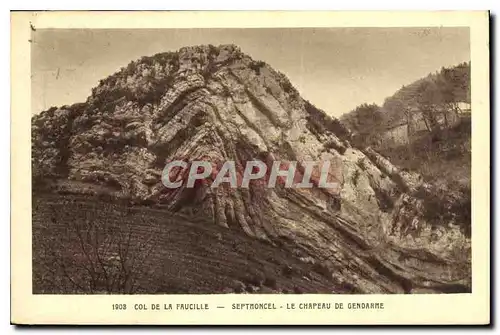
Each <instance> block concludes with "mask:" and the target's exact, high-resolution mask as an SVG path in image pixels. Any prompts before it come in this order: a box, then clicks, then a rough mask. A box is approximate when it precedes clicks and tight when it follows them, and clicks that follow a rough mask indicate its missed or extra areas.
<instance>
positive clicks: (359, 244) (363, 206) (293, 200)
mask: <svg viewBox="0 0 500 335" xmlns="http://www.w3.org/2000/svg"><path fill="white" fill-rule="evenodd" d="M32 126H33V130H32V133H33V151H32V153H33V154H32V157H33V171H34V176H35V178H38V179H47V178H52V179H56V180H65V181H66V183H68V181H70V184H71V182H73V185H81V184H82V183H84V184H92V185H99V186H100V187H102V188H104V189H106V190H107V191H108V192H110V193H111V194H113V196H116V197H121V198H130V199H136V200H140V201H148V202H149V203H157V204H163V205H164V206H165V207H166V208H167V209H168V210H169V211H175V212H178V213H182V214H183V215H188V216H191V217H193V218H194V217H197V216H198V217H199V216H203V217H208V218H210V220H211V221H212V222H213V224H216V225H220V226H223V227H227V228H231V229H236V230H239V231H241V233H242V234H246V235H249V236H252V237H254V238H257V239H262V240H266V241H268V242H269V243H272V244H275V245H280V246H282V247H283V248H285V249H286V250H289V251H290V252H291V253H293V254H294V255H295V256H296V257H298V258H301V259H304V260H309V259H312V260H313V261H314V262H316V263H318V264H321V265H322V266H324V267H325V268H327V269H328V271H329V272H330V273H331V275H332V276H333V278H334V279H335V280H337V281H338V282H339V283H342V284H345V285H347V286H349V287H351V288H352V291H353V292H359V293H385V292H392V293H402V292H406V293H410V292H414V291H418V290H420V289H423V288H425V289H426V290H431V291H436V292H451V291H469V290H470V240H469V238H468V237H467V236H466V235H464V233H463V232H462V231H461V230H460V225H459V223H457V222H454V221H453V220H448V221H447V222H440V223H439V224H436V223H434V222H427V221H426V219H425V216H424V215H423V214H422V213H423V212H425V209H424V208H422V206H424V204H425V201H424V200H423V199H419V198H418V197H417V196H416V195H415V194H416V193H417V189H419V185H418V178H417V180H416V181H415V180H413V179H412V178H413V176H405V175H404V173H401V172H400V171H397V170H395V169H394V168H393V167H391V166H390V162H388V161H386V160H384V159H383V158H382V157H380V156H378V155H377V153H376V152H374V151H369V150H368V151H366V152H361V151H359V150H357V149H355V148H353V147H351V145H350V144H349V141H348V139H349V131H348V130H347V129H346V128H344V127H343V126H342V125H341V124H340V123H339V122H338V121H337V120H335V119H333V118H330V117H328V116H327V115H326V114H325V113H324V112H323V111H321V110H319V109H317V108H315V107H314V106H313V105H312V104H311V103H309V102H307V101H305V100H304V99H302V98H301V97H300V95H299V93H298V92H297V91H296V90H295V88H293V86H292V85H291V83H290V82H289V81H288V79H287V78H286V77H285V76H284V75H283V74H281V73H279V72H277V71H275V70H274V69H272V68H271V67H270V66H269V65H267V64H265V63H263V62H259V61H255V60H253V59H252V58H250V57H249V56H247V55H245V54H244V53H242V52H241V51H240V49H239V48H238V47H236V46H233V45H223V46H219V47H213V46H197V47H187V48H182V49H180V50H179V51H178V52H175V53H165V54H159V55H155V56H152V57H144V58H142V59H141V60H138V61H136V62H132V63H131V64H130V65H129V66H128V67H127V68H123V69H121V70H120V71H119V72H117V73H115V74H114V75H112V76H110V77H108V78H106V79H105V80H103V81H101V82H100V84H99V86H98V87H96V88H95V89H94V90H93V91H92V95H91V96H90V97H89V98H88V100H87V101H86V103H84V104H78V105H73V106H65V107H61V108H58V109H51V110H49V111H45V112H42V113H41V114H40V115H37V116H35V117H34V118H33V120H32ZM175 159H183V160H185V161H188V162H191V161H194V160H207V159H209V160H210V161H211V162H213V163H214V164H221V163H222V162H224V161H227V160H233V161H235V162H236V166H237V170H238V171H239V172H240V173H241V171H242V167H244V166H245V163H246V162H247V161H249V160H255V159H258V160H262V161H264V162H266V164H272V162H273V161H275V160H288V161H299V162H305V161H331V162H335V163H336V166H337V167H340V168H341V170H340V171H341V174H340V175H338V174H337V175H336V176H335V177H337V178H338V179H339V180H340V181H341V182H342V190H341V193H340V203H339V202H338V200H337V197H336V196H335V194H334V192H333V191H332V190H327V189H318V188H314V189H290V188H283V187H280V186H278V187H276V188H267V187H264V186H263V185H261V184H258V183H253V184H252V183H251V184H250V187H249V188H248V189H243V188H236V189H232V188H229V187H219V188H215V189H212V188H210V187H207V186H206V185H204V184H200V185H198V186H197V187H196V188H194V189H192V188H186V187H185V186H181V187H180V188H178V189H167V188H165V187H164V186H163V185H162V183H161V173H162V169H163V167H164V165H165V163H166V162H168V161H171V160H175ZM336 171H339V170H338V169H337V170H336ZM420 186H421V185H420ZM73 191H74V192H78V186H76V189H73ZM334 200H335V201H337V202H335V203H334V204H335V205H333V206H332V201H334Z"/></svg>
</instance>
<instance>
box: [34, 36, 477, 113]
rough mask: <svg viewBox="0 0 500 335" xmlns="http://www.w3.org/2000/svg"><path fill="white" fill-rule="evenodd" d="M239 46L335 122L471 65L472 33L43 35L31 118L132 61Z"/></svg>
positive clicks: (79, 96) (74, 98) (37, 39)
mask: <svg viewBox="0 0 500 335" xmlns="http://www.w3.org/2000/svg"><path fill="white" fill-rule="evenodd" d="M228 43H233V44H236V45H239V46H240V47H241V49H242V51H243V52H245V53H247V54H249V55H250V56H251V57H252V58H254V59H255V60H263V61H265V62H267V63H268V64H270V65H271V66H272V67H273V68H275V69H276V70H279V71H280V72H283V73H284V74H285V75H287V76H288V78H289V79H290V81H291V82H292V84H293V85H294V86H295V87H296V88H297V89H298V90H299V92H300V93H301V95H302V96H303V97H304V98H305V99H308V100H310V101H311V102H312V103H313V104H314V105H316V106H317V107H319V108H321V109H323V110H325V111H326V112H327V113H328V114H330V115H333V116H340V115H342V114H343V113H347V112H349V111H350V110H352V109H353V108H355V107H356V106H357V105H359V104H362V103H365V102H366V103H373V102H374V103H377V104H382V103H383V101H384V98H386V97H388V96H390V95H392V94H393V93H394V92H395V91H396V90H398V89H399V88H401V86H402V85H406V84H409V83H411V82H412V81H414V80H416V79H418V78H421V77H423V76H425V75H427V74H428V73H430V72H435V71H437V70H439V69H440V68H441V67H442V66H452V65H456V64H458V63H460V62H464V61H469V60H470V48H469V29H468V28H305V29H156V30H151V29H142V30H137V29H135V30H132V29H130V30H129V29H118V30H117V29H113V30H96V29H87V30H82V29H75V30H70V29H57V30H48V29H45V30H41V29H38V30H37V31H36V32H34V33H33V37H32V43H31V45H32V113H33V114H36V113H39V112H41V111H42V110H45V109H48V108H49V107H52V106H61V105H70V104H73V103H76V102H83V101H85V100H86V98H87V96H89V95H90V92H91V89H92V87H95V86H96V85H97V83H98V81H99V80H100V79H103V78H105V77H107V76H109V75H110V74H112V73H114V72H115V71H117V70H118V69H119V68H120V67H122V66H125V65H127V64H128V63H129V62H130V61H132V60H135V59H138V58H140V57H142V56H148V55H153V54H155V53H158V52H165V51H174V50H177V49H179V48H181V47H183V46H189V45H199V44H214V45H218V44H228Z"/></svg>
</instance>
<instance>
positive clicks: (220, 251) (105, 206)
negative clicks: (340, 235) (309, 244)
mask: <svg viewBox="0 0 500 335" xmlns="http://www.w3.org/2000/svg"><path fill="white" fill-rule="evenodd" d="M275 243H276V242H275ZM278 243H279V242H278ZM232 292H236V293H245V292H255V293H307V292H314V293H353V292H352V289H351V288H350V287H349V285H341V284H340V283H338V282H336V281H335V276H333V277H332V275H331V274H330V273H328V272H327V271H326V270H325V269H324V268H322V267H321V266H318V265H315V264H313V261H312V260H311V261H309V260H308V259H302V260H300V259H299V258H298V257H295V256H293V255H292V254H291V253H290V250H288V248H287V246H286V241H285V240H284V241H282V243H281V244H280V245H271V244H270V243H266V242H262V241H259V240H256V239H252V238H250V237H247V236H245V235H244V234H241V233H240V232H238V231H236V230H232V229H226V228H222V227H219V226H217V225H214V224H212V223H210V222H208V221H207V222H203V221H198V222H193V221H191V220H189V219H188V218H186V217H183V216H179V215H175V214H172V213H169V212H168V211H165V210H162V209H155V208H150V207H144V206H129V205H127V204H122V203H118V202H114V203H113V202H109V201H104V200H102V199H98V198H89V197H83V196H75V195H55V194H43V195H36V196H34V197H33V293H35V294H36V293H49V294H54V293H124V294H130V293H150V294H151V293H158V294H161V293H168V294H175V293H232Z"/></svg>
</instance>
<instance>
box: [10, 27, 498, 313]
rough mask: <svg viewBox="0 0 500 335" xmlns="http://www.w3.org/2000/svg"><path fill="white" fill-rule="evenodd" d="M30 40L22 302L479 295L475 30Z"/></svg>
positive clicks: (188, 30) (96, 32) (217, 31)
mask: <svg viewBox="0 0 500 335" xmlns="http://www.w3.org/2000/svg"><path fill="white" fill-rule="evenodd" d="M29 29H30V31H29V41H26V43H29V62H30V63H29V66H30V70H29V76H30V81H29V83H26V84H27V85H30V86H31V89H30V92H31V93H30V97H29V98H27V99H26V104H29V105H30V106H29V109H30V110H31V115H30V119H31V127H30V128H29V129H30V133H31V152H30V158H31V169H30V171H31V188H30V194H25V195H24V196H25V197H26V198H28V197H31V199H30V200H31V214H30V215H31V223H30V229H31V234H30V237H31V251H30V252H31V256H30V260H29V261H30V262H31V278H28V279H30V280H31V283H29V284H30V285H31V292H28V294H31V295H33V296H49V295H50V296H53V295H61V296H65V295H71V296H75V295H77V296H92V295H95V296H101V295H115V296H116V297H119V296H128V298H130V299H132V298H133V297H134V296H140V295H152V296H156V295H159V296H161V295H168V296H170V295H193V296H192V297H194V298H196V296H200V297H203V296H205V295H224V296H228V297H237V296H239V295H256V296H259V297H264V298H263V299H267V300H265V301H261V300H254V303H248V302H247V301H240V302H241V303H240V304H239V303H238V301H235V302H237V303H236V304H232V305H231V304H227V305H223V304H221V306H219V305H217V308H220V309H223V308H227V309H228V308H229V309H233V310H234V309H236V310H238V309H246V310H259V309H260V310H262V309H284V308H285V307H284V305H283V304H280V303H279V302H277V303H275V302H273V301H271V300H269V299H270V298H272V297H274V296H275V295H280V296H281V295H283V296H296V297H301V296H299V295H302V294H304V296H303V297H307V296H309V295H310V294H317V295H321V296H320V297H322V299H323V300H322V301H317V300H314V301H312V300H305V299H304V298H302V299H299V300H298V302H297V304H296V306H297V307H296V308H297V309H303V310H308V309H311V310H314V309H336V308H337V307H336V304H335V302H334V300H328V299H336V298H335V296H337V295H346V296H351V297H352V296H360V295H361V296H371V295H374V296H376V297H381V295H382V296H383V295H420V296H423V295H425V296H427V295H437V296H442V295H455V294H461V295H463V294H466V295H471V294H472V293H474V291H473V282H474V281H475V276H476V272H474V271H473V268H472V254H473V249H474V248H476V247H479V246H478V245H476V244H474V246H472V242H471V241H472V234H473V233H474V230H475V229H476V225H479V224H483V225H486V226H488V225H489V224H487V222H483V223H480V222H475V221H474V220H473V216H472V212H473V210H472V208H473V204H472V202H471V201H472V170H471V166H472V118H473V115H477V114H476V113H483V114H482V115H483V117H485V118H488V114H489V112H486V113H484V112H480V111H479V112H476V110H475V109H476V106H478V105H474V104H473V103H472V102H473V99H472V96H471V92H473V91H474V90H475V87H474V86H473V85H472V80H471V77H472V72H471V69H473V68H475V67H476V66H478V67H479V66H484V64H477V63H476V62H474V58H473V57H471V53H472V52H473V51H472V48H471V28H470V27H469V26H465V25H455V26H453V25H452V26H443V25H441V26H437V25H429V26H425V25H416V26H387V27H384V26H364V25H360V26H346V27H343V26H339V27H334V26H332V27H314V26H311V27H301V26H298V27H245V28H238V27H227V28H226V27H223V28H220V27H213V28H211V27H179V28H177V27H167V28H158V27H153V28H150V27H147V28H146V27H145V28H122V27H120V28H116V27H115V28H113V27H110V28H102V27H80V28H74V27H68V28H61V27H50V26H48V27H43V25H40V26H37V24H36V23H35V21H34V20H33V21H30V27H29ZM482 84H483V85H485V84H486V85H487V84H488V83H485V82H483V83H482ZM482 87H484V86H482ZM478 108H479V107H478ZM482 108H483V109H484V106H483V107H482ZM13 113H14V111H13ZM476 119H477V117H475V118H474V120H476ZM474 122H475V121H474ZM28 127H29V126H28ZM483 157H485V159H489V156H483ZM25 200H28V199H25ZM266 295H267V296H268V298H265V297H266ZM328 296H331V297H332V298H328ZM194 298H193V299H194ZM325 299H326V300H325ZM115 301H116V304H114V305H113V307H112V309H113V310H115V309H126V308H128V309H132V308H133V309H135V310H138V309H139V310H140V309H146V310H147V309H148V308H149V309H150V308H151V307H150V306H149V304H148V305H144V307H140V304H128V305H127V304H125V303H123V304H121V303H120V300H119V298H116V299H115ZM345 305H346V307H345V308H346V309H347V308H348V309H353V310H354V309H359V310H382V309H384V304H383V303H380V302H379V301H377V300H363V299H361V300H356V301H354V300H353V301H352V303H350V304H349V307H347V304H345ZM132 306H133V307H132ZM138 306H139V307H138ZM386 306H387V305H386ZM211 307H212V308H216V307H215V305H213V306H211ZM286 307H287V308H289V306H288V304H287V305H286ZM161 308H162V309H166V310H168V309H169V308H168V304H165V305H164V306H163V305H162V307H161ZM170 308H176V309H177V310H183V309H185V310H203V309H209V308H210V307H209V306H208V305H204V304H202V303H199V304H198V303H194V304H192V303H190V304H182V303H178V304H174V306H173V307H172V306H170ZM386 308H387V307H386ZM153 309H155V308H154V306H153Z"/></svg>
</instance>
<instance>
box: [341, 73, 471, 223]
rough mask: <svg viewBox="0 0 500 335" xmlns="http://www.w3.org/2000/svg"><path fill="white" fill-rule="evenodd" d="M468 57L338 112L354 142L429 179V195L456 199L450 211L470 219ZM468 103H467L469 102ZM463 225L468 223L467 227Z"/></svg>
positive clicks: (462, 217) (359, 146)
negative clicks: (378, 99)
mask: <svg viewBox="0 0 500 335" xmlns="http://www.w3.org/2000/svg"><path fill="white" fill-rule="evenodd" d="M470 91H471V90H470V63H462V64H459V65H457V66H454V67H450V68H444V67H443V68H442V69H441V70H440V71H439V72H436V73H434V74H429V75H428V76H427V77H425V78H422V79H419V80H417V81H415V82H413V83H411V84H409V85H407V86H403V87H402V88H401V89H400V90H398V91H397V92H396V93H395V94H394V95H392V96H391V97H388V98H387V99H385V102H384V104H383V106H377V105H375V104H371V105H368V104H362V105H360V106H358V107H357V108H356V109H355V110H353V111H352V112H350V113H347V114H345V115H343V116H342V117H341V121H342V123H343V124H344V125H345V126H346V127H347V128H349V129H350V130H351V131H352V133H353V136H352V139H351V141H352V143H353V144H354V145H355V146H356V147H358V148H365V147H367V146H370V147H372V148H373V149H374V150H376V151H377V152H379V153H380V154H382V155H383V156H384V157H386V158H388V159H389V160H390V161H391V162H392V163H393V164H395V165H396V166H398V167H399V168H400V169H403V170H406V171H412V172H415V173H418V174H420V175H422V177H423V178H424V180H425V181H426V182H429V183H431V184H433V185H434V191H433V193H434V195H435V197H434V200H436V201H437V200H438V199H440V198H441V197H443V196H444V195H452V196H453V197H455V198H457V199H459V201H458V203H457V210H456V212H457V213H459V216H460V217H461V220H463V221H470V215H471V214H470V213H471V210H470V201H471V195H470V192H471V191H470V188H471V116H470V110H469V111H463V110H461V109H460V108H461V107H462V106H463V105H467V104H470ZM469 108H470V107H469ZM467 229H468V230H469V229H470V228H467Z"/></svg>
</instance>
